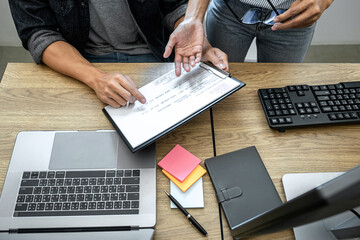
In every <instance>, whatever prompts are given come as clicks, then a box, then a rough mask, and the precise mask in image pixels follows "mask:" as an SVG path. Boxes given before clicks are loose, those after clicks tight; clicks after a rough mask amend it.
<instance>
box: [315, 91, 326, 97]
mask: <svg viewBox="0 0 360 240" xmlns="http://www.w3.org/2000/svg"><path fill="white" fill-rule="evenodd" d="M314 94H315V96H324V95H330V92H329V91H328V90H326V91H315V92H314Z"/></svg>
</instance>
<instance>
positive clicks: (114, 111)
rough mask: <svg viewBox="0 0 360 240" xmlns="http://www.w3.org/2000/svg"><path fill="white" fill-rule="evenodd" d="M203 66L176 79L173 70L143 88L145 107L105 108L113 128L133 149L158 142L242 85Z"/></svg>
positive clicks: (139, 105) (136, 105)
mask: <svg viewBox="0 0 360 240" xmlns="http://www.w3.org/2000/svg"><path fill="white" fill-rule="evenodd" d="M202 64H203V63H202ZM202 66H204V65H202ZM202 66H200V65H197V66H196V67H194V68H193V69H192V70H191V71H190V72H189V73H183V74H182V75H181V76H180V77H176V75H175V73H174V70H172V71H170V72H168V73H166V74H164V75H163V76H161V77H159V78H157V79H155V80H154V81H152V82H150V83H148V84H147V85H145V86H143V87H142V88H140V89H139V91H140V92H141V93H142V94H143V95H144V96H145V98H146V100H147V102H146V103H145V104H141V103H140V102H139V101H136V102H135V103H134V104H130V105H129V106H127V107H121V108H113V107H111V106H106V107H105V110H106V112H107V113H108V114H109V116H110V117H111V118H112V121H113V125H114V124H115V125H116V127H117V128H118V129H117V130H118V131H119V130H120V132H121V134H120V135H123V137H125V138H126V139H127V141H128V143H129V144H130V145H131V147H132V148H133V149H135V148H137V147H139V146H141V145H142V144H144V143H146V142H148V141H149V140H151V139H153V138H155V139H157V138H158V137H160V136H162V134H163V133H164V131H167V130H170V129H171V128H172V127H176V125H177V124H178V123H181V122H182V121H186V120H188V119H187V118H189V117H191V116H192V115H193V114H194V113H197V112H198V111H200V110H202V109H204V108H205V107H206V106H208V105H209V104H211V103H212V102H214V101H216V100H217V99H219V98H221V97H222V96H224V95H226V94H227V93H229V92H230V91H231V90H233V89H235V88H236V87H239V86H240V85H244V84H243V83H242V82H240V81H237V80H235V79H231V78H229V77H227V76H226V75H224V74H222V73H220V72H217V71H216V73H217V74H214V73H213V72H214V71H213V72H212V71H210V70H207V69H205V68H204V67H202ZM205 66H207V65H205Z"/></svg>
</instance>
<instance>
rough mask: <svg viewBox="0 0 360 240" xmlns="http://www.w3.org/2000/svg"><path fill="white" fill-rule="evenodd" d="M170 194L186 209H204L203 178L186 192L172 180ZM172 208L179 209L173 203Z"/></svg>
mask: <svg viewBox="0 0 360 240" xmlns="http://www.w3.org/2000/svg"><path fill="white" fill-rule="evenodd" d="M170 194H171V195H172V196H173V197H174V198H175V199H176V200H177V201H178V202H179V203H180V204H181V206H183V207H184V208H203V207H204V191H203V181H202V177H201V178H199V180H197V181H196V182H195V183H194V184H193V185H192V186H191V187H189V189H188V190H186V192H183V191H181V189H180V188H178V187H177V186H176V185H175V183H173V182H172V181H171V180H170ZM170 207H171V208H177V207H176V206H175V204H174V203H173V202H171V201H170Z"/></svg>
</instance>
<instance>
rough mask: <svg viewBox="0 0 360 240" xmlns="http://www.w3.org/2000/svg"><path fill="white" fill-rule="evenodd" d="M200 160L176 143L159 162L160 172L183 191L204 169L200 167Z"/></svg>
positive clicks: (197, 178) (204, 171) (200, 175)
mask: <svg viewBox="0 0 360 240" xmlns="http://www.w3.org/2000/svg"><path fill="white" fill-rule="evenodd" d="M200 162H201V160H200V159H199V158H197V157H195V156H194V155H193V154H191V153H190V152H188V151H187V150H186V149H184V148H183V147H181V146H180V145H179V144H177V145H176V146H175V147H174V148H173V149H172V150H171V151H170V152H169V153H168V154H167V155H166V156H165V157H164V158H163V159H162V160H161V161H160V162H159V163H158V165H159V166H160V167H161V168H162V172H163V173H164V174H165V175H166V176H167V177H168V178H169V179H170V180H171V181H172V182H173V183H175V184H176V186H178V188H180V189H181V191H183V192H185V191H186V190H187V189H189V188H190V187H191V186H192V185H193V184H194V183H195V182H196V181H197V180H199V178H201V177H202V176H203V175H204V174H205V173H206V170H205V169H204V168H203V167H201V166H200V165H199V164H200Z"/></svg>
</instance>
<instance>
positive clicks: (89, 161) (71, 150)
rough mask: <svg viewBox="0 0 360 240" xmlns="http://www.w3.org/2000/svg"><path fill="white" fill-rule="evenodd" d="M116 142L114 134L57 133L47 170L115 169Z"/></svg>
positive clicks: (116, 136) (117, 138)
mask: <svg viewBox="0 0 360 240" xmlns="http://www.w3.org/2000/svg"><path fill="white" fill-rule="evenodd" d="M118 141H119V137H118V135H117V133H116V132H93V131H91V132H64V133H62V132H58V133H56V134H55V137H54V144H53V148H52V152H51V158H50V165H49V169H50V170H60V169H104V168H105V169H106V168H115V167H116V159H117V151H118Z"/></svg>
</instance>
